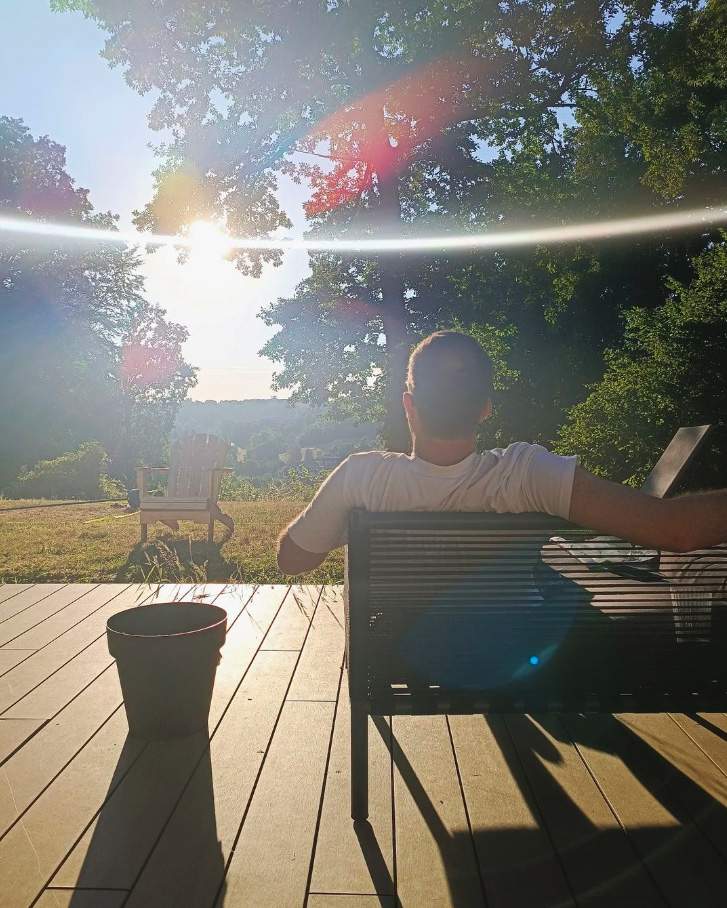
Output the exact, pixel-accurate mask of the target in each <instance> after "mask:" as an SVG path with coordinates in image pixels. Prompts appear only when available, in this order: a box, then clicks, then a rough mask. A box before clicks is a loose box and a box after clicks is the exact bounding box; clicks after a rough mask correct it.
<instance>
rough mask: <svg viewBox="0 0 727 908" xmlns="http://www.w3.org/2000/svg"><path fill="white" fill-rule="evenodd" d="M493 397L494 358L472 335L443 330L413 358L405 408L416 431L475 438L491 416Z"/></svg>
mask: <svg viewBox="0 0 727 908" xmlns="http://www.w3.org/2000/svg"><path fill="white" fill-rule="evenodd" d="M491 396H492V363H491V362H490V358H489V356H488V355H487V354H486V353H485V351H484V350H483V349H482V347H481V346H480V345H479V344H478V343H477V341H476V340H475V339H474V338H472V337H469V336H468V335H466V334H459V333H458V332H457V331H437V332H436V333H435V334H430V335H429V337H425V338H424V340H423V341H421V342H420V343H419V344H418V345H417V346H416V347H415V348H414V350H413V352H412V354H411V356H410V357H409V373H408V376H407V391H406V393H405V394H404V408H405V410H406V414H407V417H408V419H409V424H410V425H411V428H412V432H413V433H414V434H421V433H424V434H426V435H429V436H431V437H432V438H441V439H446V440H454V439H465V438H470V437H471V436H472V435H473V434H474V432H475V431H476V429H477V426H478V425H479V424H480V423H481V422H482V420H483V419H486V418H487V417H488V416H489V415H490V409H491V404H490V398H491Z"/></svg>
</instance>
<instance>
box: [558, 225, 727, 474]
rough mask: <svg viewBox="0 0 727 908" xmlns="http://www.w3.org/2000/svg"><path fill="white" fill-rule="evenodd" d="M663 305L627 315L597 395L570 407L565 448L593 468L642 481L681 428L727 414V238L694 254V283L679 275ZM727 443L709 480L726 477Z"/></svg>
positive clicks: (561, 444)
mask: <svg viewBox="0 0 727 908" xmlns="http://www.w3.org/2000/svg"><path fill="white" fill-rule="evenodd" d="M669 288H670V296H669V299H668V300H667V302H666V303H665V304H664V305H663V306H661V307H660V308H658V309H655V310H647V309H642V308H634V309H631V310H630V311H629V312H628V313H627V314H626V330H625V337H624V341H623V344H621V345H620V346H618V347H615V348H613V349H611V350H610V351H608V353H607V354H606V363H607V368H606V371H605V374H604V375H603V378H602V379H601V381H599V382H598V383H596V384H595V385H593V386H592V388H591V390H590V393H589V395H588V397H586V399H585V400H584V401H582V402H581V403H579V404H577V405H576V406H575V407H573V409H572V410H571V411H570V414H569V417H568V421H567V422H566V424H565V425H564V426H563V428H562V429H561V432H560V437H559V440H558V444H557V448H558V449H559V450H561V451H563V452H564V453H566V452H568V453H577V454H580V455H581V460H582V462H583V464H584V466H586V467H587V468H589V469H591V470H593V471H594V472H595V473H598V474H600V475H603V476H607V477H609V478H612V479H619V480H625V481H627V482H629V483H632V484H639V483H640V482H641V481H642V480H643V479H644V477H645V474H646V473H647V472H648V470H649V469H650V467H651V466H652V465H653V464H654V463H655V462H656V460H657V459H658V456H659V454H660V452H661V451H662V450H663V449H664V447H665V445H666V444H667V443H668V441H669V439H670V438H671V436H672V435H673V433H674V431H675V429H676V427H678V426H683V425H701V424H705V423H714V422H717V421H718V420H720V419H721V418H722V415H723V414H724V413H725V410H727V234H723V236H722V241H721V242H719V243H717V244H715V245H714V246H712V247H711V248H709V249H708V250H706V251H705V252H703V253H702V254H701V255H700V256H698V257H697V258H696V259H695V260H694V274H693V277H692V279H691V281H690V282H689V283H688V284H681V283H679V282H678V281H675V280H670V281H669ZM724 446H725V441H724V439H723V438H722V439H719V440H718V443H717V448H716V449H715V450H713V451H712V452H710V455H709V457H708V458H705V461H706V462H707V463H708V465H709V464H711V469H710V467H709V466H707V467H706V468H704V469H703V470H702V476H701V479H702V482H703V483H704V484H706V485H716V484H720V485H724V477H723V476H722V477H720V471H721V465H722V464H723V463H724V458H725V454H727V451H726V450H725V447H724Z"/></svg>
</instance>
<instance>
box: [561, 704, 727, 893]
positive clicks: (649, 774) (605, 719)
mask: <svg viewBox="0 0 727 908" xmlns="http://www.w3.org/2000/svg"><path fill="white" fill-rule="evenodd" d="M563 718H564V724H565V726H566V730H567V732H568V734H569V735H570V736H571V738H572V740H573V741H574V743H575V744H576V745H577V747H578V749H579V751H580V752H581V755H582V756H583V759H584V761H585V762H586V764H587V765H588V767H589V770H590V771H591V773H592V774H593V776H594V778H595V779H596V781H597V782H598V785H599V787H600V788H601V790H602V791H603V793H604V795H605V797H606V798H607V799H608V801H609V803H610V804H611V806H612V808H613V809H614V811H615V813H616V815H617V816H618V818H619V820H620V822H621V823H622V824H623V826H624V828H625V829H626V830H627V832H628V834H629V837H630V838H631V840H632V842H633V843H634V845H635V847H636V849H637V851H638V853H639V856H640V857H641V860H642V861H643V862H644V864H645V865H646V867H647V868H648V871H649V873H650V875H651V876H652V878H653V879H654V881H655V883H656V885H657V886H658V888H659V890H660V892H661V894H662V896H663V897H664V899H665V900H666V901H667V903H668V904H669V905H670V906H674V908H691V906H694V905H699V906H700V908H702V906H703V908H710V906H715V908H716V906H723V905H724V893H725V892H726V891H727V867H726V866H725V863H724V862H723V861H722V859H721V858H720V856H719V854H718V853H717V852H716V851H715V850H714V848H713V846H712V844H711V843H710V842H709V841H708V839H706V838H705V837H704V836H703V835H702V833H701V832H700V831H699V829H697V827H696V826H695V825H694V823H693V822H692V819H691V817H690V816H689V815H688V813H687V811H686V810H685V809H684V805H683V804H682V803H681V799H680V798H679V797H676V798H675V797H673V796H672V789H671V785H672V783H673V782H674V780H675V778H676V776H677V773H678V770H676V769H675V768H674V767H673V766H672V765H671V764H670V763H668V762H667V761H665V760H664V759H663V758H661V757H659V755H658V754H656V753H655V752H654V751H653V750H652V749H651V747H650V746H649V745H648V744H647V743H645V742H644V741H643V740H642V739H641V738H640V737H639V736H638V735H636V734H634V733H633V732H632V731H631V730H630V729H628V728H626V727H625V726H624V725H623V724H622V723H621V722H620V721H619V720H618V719H617V718H616V717H614V716H571V715H568V716H564V717H563Z"/></svg>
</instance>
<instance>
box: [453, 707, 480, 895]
mask: <svg viewBox="0 0 727 908" xmlns="http://www.w3.org/2000/svg"><path fill="white" fill-rule="evenodd" d="M444 719H445V723H446V726H447V735H448V736H449V745H450V747H451V748H452V759H453V760H454V770H455V772H456V773H457V783H458V784H459V793H460V795H461V797H462V806H463V807H464V815H465V819H466V820H467V830H468V832H469V836H470V845H471V846H472V856H473V858H474V862H475V867H476V868H477V878H478V880H479V881H480V892H481V893H482V901H483V903H484V908H489V906H490V899H489V897H488V895H487V890H486V889H485V881H484V878H483V876H482V868H481V867H480V856H479V854H478V853H477V845H476V844H475V836H474V833H473V831H472V819H471V817H470V811H469V807H468V805H467V796H466V794H465V791H464V783H463V782H462V773H461V771H460V768H459V760H458V758H457V748H456V747H455V746H454V737H453V735H452V726H451V725H450V724H449V716H448V715H445V717H444Z"/></svg>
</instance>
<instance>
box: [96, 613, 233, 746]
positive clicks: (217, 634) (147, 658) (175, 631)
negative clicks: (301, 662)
mask: <svg viewBox="0 0 727 908" xmlns="http://www.w3.org/2000/svg"><path fill="white" fill-rule="evenodd" d="M226 630H227V612H226V611H225V610H224V609H222V608H218V607H217V606H215V605H201V604H198V603H196V602H173V603H159V604H155V605H145V606H139V607H137V608H130V609H126V610H125V611H123V612H118V614H116V615H112V617H111V618H109V620H108V622H107V624H106V636H107V639H108V645H109V652H110V653H111V655H112V656H113V657H114V659H116V666H117V668H118V670H119V679H120V681H121V690H122V692H123V695H124V706H125V708H126V717H127V719H128V722H129V733H130V734H131V735H133V736H134V737H137V738H146V739H150V740H151V739H159V738H175V737H181V736H183V735H190V734H193V733H194V732H196V731H200V730H201V729H206V728H207V719H208V717H209V711H210V703H211V701H212V688H213V687H214V683H215V672H216V671H217V665H218V663H219V661H220V648H221V647H222V644H223V643H224V642H225V633H226Z"/></svg>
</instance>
